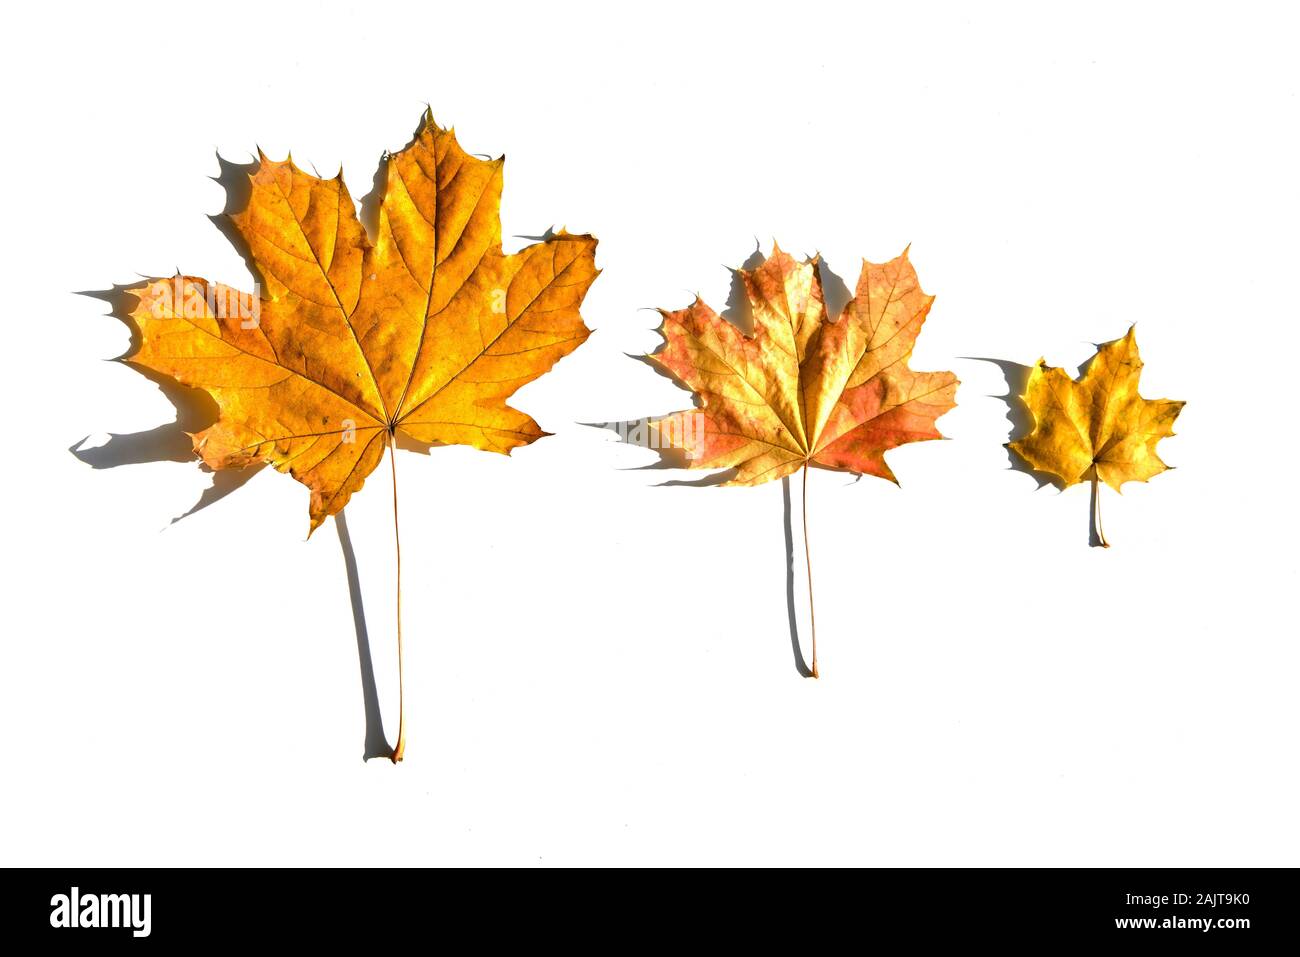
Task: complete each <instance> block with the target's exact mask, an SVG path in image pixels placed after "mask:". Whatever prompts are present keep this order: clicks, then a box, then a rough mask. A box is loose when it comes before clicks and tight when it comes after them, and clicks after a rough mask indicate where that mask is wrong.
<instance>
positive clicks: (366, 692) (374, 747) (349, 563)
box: [334, 509, 393, 761]
mask: <svg viewBox="0 0 1300 957" xmlns="http://www.w3.org/2000/svg"><path fill="white" fill-rule="evenodd" d="M346 512H347V509H344V510H343V511H341V512H339V513H338V514H337V515H335V516H334V528H335V530H336V531H337V532H338V535H339V545H340V546H341V547H342V549H343V566H344V568H345V569H346V571H347V576H348V598H349V599H350V600H351V602H352V624H353V627H355V628H356V632H357V663H358V665H359V666H360V668H361V702H362V706H363V708H364V709H365V715H366V737H365V745H364V748H363V750H362V753H361V760H362V761H369V760H370V759H371V758H392V756H393V749H392V747H391V746H390V745H389V744H388V738H387V736H386V735H385V734H384V716H383V712H381V711H380V709H379V691H378V689H377V688H376V687H375V666H374V662H373V661H372V659H371V657H370V631H369V629H368V628H367V627H366V609H365V604H364V602H363V601H362V598H361V576H360V574H359V573H358V571H357V555H356V552H355V551H354V550H353V548H352V535H351V534H350V533H349V532H348V519H347V515H346Z"/></svg>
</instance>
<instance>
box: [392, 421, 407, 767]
mask: <svg viewBox="0 0 1300 957" xmlns="http://www.w3.org/2000/svg"><path fill="white" fill-rule="evenodd" d="M388 459H389V464H390V465H391V466H392V471H393V545H394V546H395V548H396V550H397V746H396V747H394V748H393V754H392V760H393V763H394V764H396V763H397V762H398V761H400V760H402V752H404V751H405V750H406V693H405V688H404V687H403V681H402V535H401V531H400V530H399V528H398V524H397V435H396V433H395V432H394V431H393V430H392V429H389V430H388Z"/></svg>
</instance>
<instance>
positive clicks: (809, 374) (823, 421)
mask: <svg viewBox="0 0 1300 957" xmlns="http://www.w3.org/2000/svg"><path fill="white" fill-rule="evenodd" d="M819 264H820V260H819V258H818V257H814V258H812V259H808V260H805V261H804V262H796V261H795V260H794V259H793V258H792V257H791V256H789V255H788V254H786V253H784V252H782V251H781V249H780V247H779V246H777V245H776V244H775V243H774V244H773V247H772V255H771V256H769V257H767V259H765V260H764V261H763V262H761V263H760V264H759V265H758V266H757V267H755V268H754V269H752V270H744V269H741V270H738V271H737V275H738V276H739V278H740V279H741V281H742V283H743V285H744V288H745V294H746V296H747V297H748V299H749V304H750V308H751V310H752V314H753V321H754V333H753V335H746V334H745V333H743V332H742V331H741V330H740V329H739V328H737V327H736V326H735V325H733V324H732V323H731V322H728V321H727V320H726V319H724V318H723V317H722V316H719V315H718V314H717V313H716V312H714V311H713V310H712V309H710V308H709V307H708V306H707V305H705V304H704V302H703V301H701V300H700V298H699V297H698V296H697V297H696V299H695V302H693V303H692V304H691V305H689V306H687V307H686V308H685V309H681V310H678V311H676V312H666V311H663V310H661V315H662V316H663V319H664V321H663V325H662V326H661V327H660V332H662V333H663V336H664V345H663V347H662V348H661V349H660V350H659V351H658V352H656V353H654V354H653V355H652V356H650V357H649V359H650V361H651V362H652V363H653V364H654V365H655V366H657V367H658V368H659V369H661V370H663V371H664V372H666V373H668V374H669V375H670V376H672V377H673V378H675V379H676V380H677V381H678V382H679V383H681V384H682V385H684V386H685V387H686V388H688V389H690V390H691V391H692V392H693V393H694V394H695V396H696V399H697V401H698V408H696V409H692V410H689V411H683V412H675V413H672V414H671V415H666V416H660V417H658V418H654V419H651V420H650V422H649V425H650V431H651V433H652V435H651V440H652V443H653V445H654V447H656V448H661V449H663V448H680V449H682V450H684V452H685V454H686V457H687V464H688V466H689V467H690V468H705V469H729V470H733V471H732V472H731V473H730V475H729V477H728V478H727V479H726V480H725V481H724V482H722V483H721V484H723V485H759V484H761V483H763V482H768V481H771V480H772V479H778V478H783V477H785V476H788V475H790V474H791V473H793V472H795V471H797V470H799V469H802V470H803V476H804V481H803V512H804V552H805V556H806V558H807V564H808V600H809V607H810V612H811V606H812V555H811V550H810V549H809V547H808V469H809V467H820V468H826V469H834V470H837V471H844V472H852V473H854V474H857V475H875V476H878V477H880V478H885V479H889V480H890V481H891V482H895V483H897V481H898V480H897V479H896V478H895V476H894V473H893V471H892V470H891V469H890V467H889V466H888V465H887V464H886V462H885V457H884V456H885V452H887V451H888V450H889V449H893V448H897V447H898V446H900V445H904V444H906V443H908V442H920V441H924V440H926V439H938V438H942V436H941V435H940V433H939V431H938V429H937V428H936V427H935V420H936V419H937V418H938V417H939V416H941V415H943V414H944V413H945V412H947V411H948V410H949V409H951V408H952V407H953V406H954V405H955V404H956V401H955V396H956V393H957V385H958V382H957V377H956V376H955V375H953V374H952V373H951V372H914V371H913V370H912V369H910V368H908V364H907V363H908V359H909V358H910V356H911V354H912V346H913V345H914V343H915V342H916V337H917V334H918V333H919V332H920V331H921V326H922V325H923V324H924V322H925V318H926V316H927V315H928V314H929V312H930V306H931V304H932V303H933V302H934V297H933V296H927V295H926V294H925V293H924V292H922V291H921V285H920V282H919V281H918V279H917V277H916V271H915V270H914V269H913V268H912V264H911V262H910V261H909V260H908V257H907V250H904V251H903V253H902V255H900V256H899V257H898V258H896V259H893V260H890V261H889V262H887V263H884V264H876V263H870V262H867V261H866V260H863V262H862V272H861V274H860V275H859V277H858V286H857V292H856V294H855V295H854V297H853V298H852V299H851V300H850V301H849V303H848V304H847V305H846V306H845V307H844V310H843V312H842V314H841V315H840V316H839V318H838V319H835V320H831V319H830V318H829V317H828V316H827V314H826V303H825V299H824V297H823V294H822V286H821V279H820V276H819V274H818V266H819ZM811 619H812V668H811V670H808V671H805V672H804V673H805V674H807V675H808V676H810V677H813V678H815V677H817V676H818V669H817V623H816V622H817V619H816V615H815V614H813V615H811Z"/></svg>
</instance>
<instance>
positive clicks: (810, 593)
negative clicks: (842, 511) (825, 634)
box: [803, 462, 818, 678]
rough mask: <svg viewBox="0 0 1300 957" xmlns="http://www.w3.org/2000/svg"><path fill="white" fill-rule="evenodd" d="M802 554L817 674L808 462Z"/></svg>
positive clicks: (814, 666)
mask: <svg viewBox="0 0 1300 957" xmlns="http://www.w3.org/2000/svg"><path fill="white" fill-rule="evenodd" d="M803 555H804V560H805V561H806V562H807V563H808V620H809V623H810V624H811V625H812V674H811V675H810V676H809V677H812V678H816V677H818V674H817V612H816V611H815V610H814V608H813V582H812V549H810V548H809V547H808V464H807V463H806V462H805V463H804V467H803Z"/></svg>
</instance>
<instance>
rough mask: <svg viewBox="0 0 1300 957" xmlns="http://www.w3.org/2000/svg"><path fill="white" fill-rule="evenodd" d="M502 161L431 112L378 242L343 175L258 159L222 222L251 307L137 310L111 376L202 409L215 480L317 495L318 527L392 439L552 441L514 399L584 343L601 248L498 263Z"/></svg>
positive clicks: (164, 290) (588, 244)
mask: <svg viewBox="0 0 1300 957" xmlns="http://www.w3.org/2000/svg"><path fill="white" fill-rule="evenodd" d="M503 165H504V159H496V160H492V161H485V160H481V159H477V158H475V157H473V156H470V155H469V154H467V153H466V152H465V151H464V150H462V149H461V147H460V146H459V144H458V143H457V142H456V137H455V134H454V132H452V131H451V130H444V129H441V128H440V127H438V126H437V125H436V124H435V123H434V121H433V117H432V115H431V114H430V113H428V112H426V113H425V115H424V118H423V121H422V122H421V125H420V128H419V130H418V131H417V132H416V135H415V137H414V139H413V140H412V142H411V143H410V144H409V145H408V146H407V147H406V148H405V149H403V150H401V151H400V152H397V153H394V154H391V155H389V156H388V157H387V159H386V167H387V168H386V170H385V172H386V174H387V185H386V189H385V192H384V195H383V200H382V203H381V205H380V207H379V216H378V231H377V234H376V235H375V237H374V239H373V241H372V240H371V238H370V237H368V236H367V235H366V232H365V230H364V229H363V228H362V225H361V223H360V221H359V220H358V218H357V211H356V207H355V205H354V203H353V201H352V197H351V196H350V195H349V194H348V190H347V187H346V186H345V185H344V182H343V174H342V171H340V172H339V174H338V175H337V176H335V177H334V178H333V179H320V178H318V177H316V176H312V175H311V174H309V173H305V172H303V171H302V170H300V169H298V168H297V166H295V165H294V163H293V160H292V157H290V158H289V159H286V160H285V161H284V162H275V161H272V160H268V159H267V158H266V157H265V156H262V155H260V152H259V157H258V160H257V162H256V163H255V164H254V165H253V167H252V171H251V173H250V174H249V178H250V187H251V188H250V195H249V201H248V205H247V207H246V208H245V209H243V210H242V211H240V212H237V213H235V214H233V215H231V217H230V220H231V223H232V225H233V227H234V230H235V232H236V233H237V234H238V237H239V238H240V239H241V240H242V241H243V243H244V244H245V245H246V247H247V249H246V252H247V254H248V258H249V260H250V263H251V264H252V267H253V268H254V270H255V272H256V277H257V279H258V280H259V283H260V285H261V291H260V294H259V295H256V296H254V295H250V294H247V293H238V292H236V291H234V290H231V289H228V288H226V287H224V286H219V285H217V284H214V283H209V282H207V281H206V280H203V279H199V278H195V277H190V276H176V277H173V278H171V279H159V280H154V281H150V282H146V283H142V284H140V285H138V286H134V287H131V288H129V289H128V290H127V291H128V292H130V293H134V294H135V296H137V297H138V299H139V302H138V304H137V305H136V307H135V308H134V310H133V311H132V312H131V314H130V318H131V320H132V322H133V323H134V324H135V326H136V333H137V335H136V337H135V341H134V343H133V348H132V350H131V351H130V352H129V353H128V354H127V355H126V356H124V357H123V358H124V359H125V360H126V361H127V362H129V363H130V364H132V365H136V366H140V367H143V368H145V369H150V370H153V371H155V372H157V373H161V374H163V375H165V376H170V377H172V378H174V379H176V380H177V381H179V382H181V383H183V384H185V385H187V386H192V387H195V388H198V389H202V390H204V391H205V392H207V393H208V394H209V395H211V396H212V398H213V399H214V400H215V402H216V405H217V408H218V410H219V414H218V418H217V420H216V422H215V423H214V424H213V425H212V426H211V427H209V428H206V429H204V430H203V431H201V432H199V433H197V434H195V435H194V436H193V439H194V450H195V452H196V453H198V455H199V456H201V457H202V459H203V461H204V463H206V464H207V465H208V466H209V467H210V468H213V469H226V468H241V467H243V466H246V465H249V464H251V463H254V462H256V461H264V462H268V463H270V464H271V465H273V466H274V467H275V468H277V469H279V470H280V471H282V472H288V473H290V474H291V475H292V476H293V477H294V478H296V479H297V480H298V481H300V482H302V483H303V484H304V485H306V486H307V487H308V488H309V489H310V490H311V528H312V530H315V529H316V528H317V527H318V526H319V525H320V524H321V523H322V522H323V521H324V520H325V519H326V518H327V517H328V516H330V515H333V514H336V513H337V512H339V511H340V510H341V509H342V508H343V506H344V505H346V504H347V501H348V499H349V498H350V497H351V495H352V494H353V493H354V492H356V491H357V490H358V489H360V488H361V486H362V483H363V482H364V481H365V479H366V476H367V475H369V474H370V472H372V471H373V470H374V469H375V467H376V466H377V465H378V464H379V462H380V460H381V459H382V458H383V454H384V449H385V447H388V446H394V445H395V444H396V438H397V436H398V435H399V434H404V435H407V436H409V437H411V438H412V439H415V440H416V441H417V442H419V443H425V444H426V445H453V444H459V445H470V446H474V447H475V448H479V449H486V450H489V451H493V452H505V453H508V452H510V450H511V449H514V448H516V447H518V446H521V445H526V444H528V443H530V442H533V441H534V440H536V439H537V438H539V437H540V436H542V435H544V434H546V433H544V432H543V431H542V430H541V429H540V428H539V427H538V425H537V423H536V422H534V421H533V419H532V418H530V417H529V416H528V415H525V414H524V413H522V412H519V411H518V410H516V409H513V408H511V407H510V406H509V405H507V404H506V400H507V399H509V398H510V396H511V395H512V394H513V393H514V392H515V391H516V390H518V389H519V388H520V387H521V386H523V385H524V384H525V383H527V382H530V381H532V380H533V379H535V378H537V377H538V376H540V375H542V374H543V373H544V372H546V371H547V370H549V369H550V368H551V367H552V366H553V365H554V364H555V363H556V362H557V361H558V360H559V359H560V358H561V357H562V356H564V355H567V354H568V353H569V352H571V351H573V349H575V348H577V346H578V345H579V344H580V343H582V342H583V340H585V339H586V338H587V336H588V335H589V334H590V330H588V329H587V327H586V326H585V325H584V324H583V321H582V317H581V316H580V315H579V312H578V308H579V305H580V303H581V302H582V299H583V297H584V295H585V294H586V291H587V288H588V286H590V285H591V282H592V280H593V279H595V277H596V274H597V270H596V268H595V249H596V240H595V239H594V238H593V237H591V236H586V235H570V234H568V233H564V232H561V233H560V234H559V235H557V236H554V237H552V238H548V239H547V240H545V241H544V242H539V243H536V244H534V245H531V246H528V247H526V248H525V249H523V250H521V251H520V252H518V253H513V254H505V253H503V252H502V249H501V221H500V216H499V207H500V200H501V180H502V167H503Z"/></svg>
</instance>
